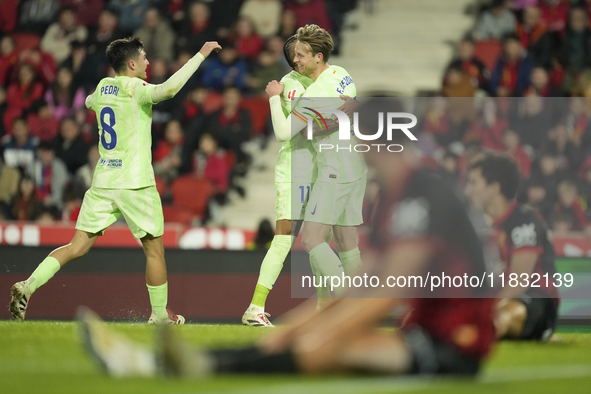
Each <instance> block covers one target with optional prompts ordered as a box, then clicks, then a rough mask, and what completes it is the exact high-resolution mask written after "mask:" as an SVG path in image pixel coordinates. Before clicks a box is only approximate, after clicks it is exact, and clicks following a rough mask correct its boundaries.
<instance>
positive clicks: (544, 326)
mask: <svg viewBox="0 0 591 394" xmlns="http://www.w3.org/2000/svg"><path fill="white" fill-rule="evenodd" d="M515 299H516V300H518V301H521V302H522V303H523V304H524V305H525V309H526V311H527V317H526V318H525V324H524V325H523V331H522V332H521V339H535V340H538V341H547V340H548V339H550V337H551V336H552V334H553V333H554V330H555V329H556V320H557V318H558V308H557V305H556V302H555V301H554V299H553V298H550V297H548V295H547V294H546V293H545V292H543V291H541V290H538V289H529V290H528V291H527V292H526V293H525V294H523V295H521V296H519V297H516V298H515Z"/></svg>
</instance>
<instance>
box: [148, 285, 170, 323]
mask: <svg viewBox="0 0 591 394" xmlns="http://www.w3.org/2000/svg"><path fill="white" fill-rule="evenodd" d="M146 286H148V294H150V304H151V305H152V313H153V314H154V316H156V317H157V318H158V319H160V320H166V319H168V312H166V304H167V303H168V282H166V283H165V284H163V285H160V286H150V285H149V284H146Z"/></svg>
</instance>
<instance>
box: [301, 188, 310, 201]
mask: <svg viewBox="0 0 591 394" xmlns="http://www.w3.org/2000/svg"><path fill="white" fill-rule="evenodd" d="M300 194H301V196H302V204H303V203H304V202H308V201H310V186H300Z"/></svg>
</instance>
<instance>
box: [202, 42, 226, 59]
mask: <svg viewBox="0 0 591 394" xmlns="http://www.w3.org/2000/svg"><path fill="white" fill-rule="evenodd" d="M220 49H222V47H221V46H220V44H218V43H217V41H207V42H206V43H205V44H203V47H201V50H200V51H199V53H200V54H202V55H203V57H208V56H209V55H210V54H211V51H216V52H219V51H220Z"/></svg>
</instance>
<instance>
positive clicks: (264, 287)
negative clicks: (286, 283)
mask: <svg viewBox="0 0 591 394" xmlns="http://www.w3.org/2000/svg"><path fill="white" fill-rule="evenodd" d="M293 223H294V224H295V222H293ZM298 227H299V226H298ZM297 231H298V229H295V230H294V231H293V234H297ZM291 234H292V221H290V220H278V221H277V224H276V235H275V236H274V237H273V240H272V241H271V247H270V248H269V250H268V251H267V254H265V258H264V259H263V262H262V264H261V269H260V273H259V279H258V281H257V285H256V288H255V291H254V295H253V297H252V301H251V303H250V305H249V306H248V309H246V311H245V312H244V315H242V324H244V325H246V326H254V327H273V324H271V322H270V321H269V319H268V317H269V316H270V315H269V314H268V313H266V312H265V302H266V301H267V296H268V295H269V292H270V291H271V289H272V288H273V285H274V284H275V281H276V280H277V278H278V277H279V274H280V273H281V269H282V268H283V262H284V261H285V258H286V257H287V255H288V254H289V251H290V250H291V247H292V246H293V243H294V240H295V237H294V236H292V235H291Z"/></svg>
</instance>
